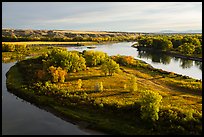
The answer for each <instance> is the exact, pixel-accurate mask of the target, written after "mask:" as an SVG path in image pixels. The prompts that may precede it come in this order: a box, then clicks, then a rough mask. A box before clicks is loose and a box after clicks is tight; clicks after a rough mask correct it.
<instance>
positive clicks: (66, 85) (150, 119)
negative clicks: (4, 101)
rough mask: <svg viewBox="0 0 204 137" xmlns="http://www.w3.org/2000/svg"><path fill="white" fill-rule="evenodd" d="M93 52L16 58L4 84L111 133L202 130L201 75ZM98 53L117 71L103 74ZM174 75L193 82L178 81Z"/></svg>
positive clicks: (192, 132) (178, 78)
mask: <svg viewBox="0 0 204 137" xmlns="http://www.w3.org/2000/svg"><path fill="white" fill-rule="evenodd" d="M92 52H93V53H90V54H87V53H88V52H86V51H84V52H82V53H80V52H71V51H63V50H62V49H61V50H59V49H57V50H56V49H54V50H52V51H50V52H48V53H46V54H44V55H42V56H39V57H36V58H30V59H26V60H23V61H20V62H18V63H17V64H16V66H14V67H13V68H12V69H11V70H10V71H9V72H8V74H7V78H8V79H7V86H8V88H9V89H10V90H11V91H13V92H14V93H15V92H17V91H19V92H18V93H19V94H21V96H24V98H25V99H26V98H27V99H28V100H32V101H33V102H36V103H37V104H39V105H45V106H49V107H51V108H53V109H54V110H57V111H59V112H60V113H62V114H63V115H65V116H69V117H71V118H73V119H78V120H85V121H87V122H89V123H92V124H91V125H92V127H95V128H99V129H102V130H104V131H106V132H108V133H111V134H143V135H144V134H201V132H202V96H201V95H202V86H201V84H202V82H201V81H199V80H195V79H192V78H188V77H183V76H181V75H177V74H174V73H173V74H172V73H170V72H166V71H163V70H159V69H154V68H153V67H151V66H150V65H148V64H146V63H144V62H141V61H139V60H136V59H134V58H133V57H130V56H120V55H118V56H112V57H108V56H106V55H105V53H100V55H102V56H100V55H99V54H98V53H97V52H94V51H92ZM89 55H90V56H89ZM104 55H105V56H104ZM87 56H88V57H87ZM95 56H100V57H99V58H97V57H95ZM103 57H105V58H106V59H108V60H109V61H110V62H112V65H113V64H114V65H116V64H117V65H116V66H117V70H120V71H114V72H111V73H112V74H113V73H114V75H108V76H107V75H104V70H103V69H101V68H103V67H104V68H106V69H108V66H107V65H104V64H106V63H107V62H106V61H101V60H102V58H103ZM77 62H78V64H76V65H74V64H75V63H77ZM87 62H89V63H87ZM91 62H92V63H91ZM96 62H97V63H96ZM113 62H114V63H113ZM70 64H73V65H70ZM79 64H80V65H79ZM110 64H111V63H110ZM110 64H109V65H110ZM103 65H104V66H103ZM87 66H89V67H87ZM101 66H103V67H101ZM71 67H72V69H70V68H71ZM81 67H82V68H83V69H81ZM12 72H13V73H12ZM16 74H17V75H18V76H17V77H19V78H20V80H19V81H16V79H18V78H16V77H15V76H14V75H16ZM109 74H110V73H109ZM14 81H15V82H17V83H15V82H14ZM179 81H180V82H181V83H182V82H183V83H185V84H186V85H191V84H192V83H193V85H196V86H184V87H182V86H179V85H180V84H181V83H179ZM19 82H21V83H20V84H19ZM16 90H17V91H16ZM29 96H30V97H29ZM187 110H188V111H187Z"/></svg>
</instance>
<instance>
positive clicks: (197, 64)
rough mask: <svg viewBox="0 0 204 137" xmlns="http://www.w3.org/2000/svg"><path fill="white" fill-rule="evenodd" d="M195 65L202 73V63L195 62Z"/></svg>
mask: <svg viewBox="0 0 204 137" xmlns="http://www.w3.org/2000/svg"><path fill="white" fill-rule="evenodd" d="M195 65H196V66H197V67H198V68H199V69H200V70H201V71H202V62H200V61H195Z"/></svg>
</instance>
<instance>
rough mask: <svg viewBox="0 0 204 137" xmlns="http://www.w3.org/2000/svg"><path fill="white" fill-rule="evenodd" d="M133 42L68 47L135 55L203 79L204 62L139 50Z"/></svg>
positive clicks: (165, 67)
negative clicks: (90, 46) (134, 46)
mask: <svg viewBox="0 0 204 137" xmlns="http://www.w3.org/2000/svg"><path fill="white" fill-rule="evenodd" d="M133 44H134V43H133V42H120V43H110V44H101V45H95V47H96V48H94V49H89V48H87V47H88V46H81V47H67V49H68V50H70V51H72V50H76V51H83V50H97V51H103V52H106V53H107V54H108V55H117V54H120V55H126V56H133V57H134V58H135V59H139V60H142V61H145V62H146V63H148V64H150V65H152V66H153V67H154V68H158V69H163V70H166V71H169V72H174V73H177V74H181V75H186V76H189V77H192V78H195V79H201V80H202V62H200V61H193V60H187V59H181V58H176V57H172V56H169V55H166V54H161V53H160V54H159V53H148V52H147V51H142V52H139V51H137V48H133V47H131V45H133Z"/></svg>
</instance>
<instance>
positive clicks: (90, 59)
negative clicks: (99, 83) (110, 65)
mask: <svg viewBox="0 0 204 137" xmlns="http://www.w3.org/2000/svg"><path fill="white" fill-rule="evenodd" d="M83 55H84V58H85V59H86V65H87V66H98V65H101V64H102V63H103V62H104V61H105V59H106V58H107V57H108V55H107V54H106V53H104V52H101V51H94V50H89V51H86V50H84V51H83Z"/></svg>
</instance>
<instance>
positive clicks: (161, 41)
mask: <svg viewBox="0 0 204 137" xmlns="http://www.w3.org/2000/svg"><path fill="white" fill-rule="evenodd" d="M138 44H139V46H142V47H147V48H152V49H155V50H163V51H177V52H180V53H182V54H188V55H192V54H199V55H202V35H199V34H192V35H190V34H189V35H158V36H151V35H148V36H139V37H138Z"/></svg>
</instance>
